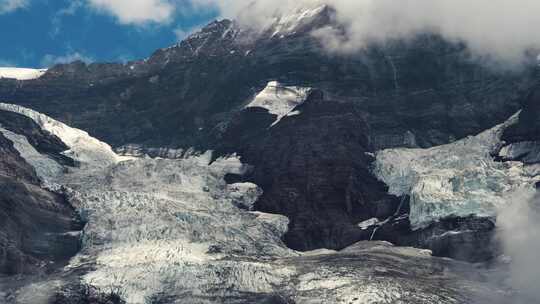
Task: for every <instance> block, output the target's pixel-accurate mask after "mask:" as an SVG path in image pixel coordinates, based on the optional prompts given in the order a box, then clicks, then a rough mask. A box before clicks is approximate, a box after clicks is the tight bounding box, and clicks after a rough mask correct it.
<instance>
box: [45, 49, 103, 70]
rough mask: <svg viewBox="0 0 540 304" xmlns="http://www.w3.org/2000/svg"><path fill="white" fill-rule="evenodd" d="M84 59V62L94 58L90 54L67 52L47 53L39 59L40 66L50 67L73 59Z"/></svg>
mask: <svg viewBox="0 0 540 304" xmlns="http://www.w3.org/2000/svg"><path fill="white" fill-rule="evenodd" d="M78 60H79V61H84V62H86V63H90V62H93V61H94V59H93V58H92V57H90V56H87V55H83V54H81V53H79V52H73V53H68V54H66V55H61V56H56V55H51V54H47V55H45V56H43V59H41V66H43V67H50V66H53V65H55V64H59V63H71V62H74V61H78Z"/></svg>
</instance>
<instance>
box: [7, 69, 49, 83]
mask: <svg viewBox="0 0 540 304" xmlns="http://www.w3.org/2000/svg"><path fill="white" fill-rule="evenodd" d="M45 72H47V69H24V68H0V78H10V79H17V80H30V79H37V78H39V77H41V76H42V75H43V74H45Z"/></svg>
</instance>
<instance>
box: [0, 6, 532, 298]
mask: <svg viewBox="0 0 540 304" xmlns="http://www.w3.org/2000/svg"><path fill="white" fill-rule="evenodd" d="M333 13H334V12H333V9H332V7H331V6H314V7H312V8H303V9H299V10H295V11H291V12H290V14H286V15H280V16H275V18H273V19H272V20H271V22H269V23H268V24H267V26H266V27H264V28H262V29H261V28H258V29H254V28H248V27H245V25H243V24H242V23H240V22H237V21H232V20H221V21H215V22H212V23H210V24H209V25H208V26H206V27H204V28H203V29H201V30H200V31H199V32H197V33H194V34H192V35H190V36H189V37H187V38H186V39H185V40H184V41H182V42H180V43H178V44H177V45H174V46H171V47H168V48H164V49H160V50H157V51H156V52H155V53H154V54H153V55H152V56H151V57H150V58H147V59H144V60H140V61H134V62H129V63H125V64H105V63H93V64H85V63H82V62H74V63H70V64H61V65H56V66H54V67H51V68H50V69H48V70H46V71H41V70H40V71H37V70H36V71H27V70H17V71H14V70H5V69H4V70H2V69H0V78H1V79H0V100H1V101H2V102H4V103H1V104H0V149H1V151H2V153H3V154H2V155H3V156H2V158H0V191H1V192H0V193H2V194H3V195H4V198H2V200H0V202H1V203H2V205H0V219H3V220H4V221H3V222H2V223H6V224H2V223H0V245H2V247H0V275H3V274H6V275H10V276H8V277H5V278H4V277H2V276H0V287H1V288H0V302H1V301H2V300H4V301H5V302H7V303H32V304H33V303H38V304H40V303H62V304H65V303H86V302H90V303H92V301H94V302H95V303H122V302H126V303H137V304H139V303H141V304H142V303H145V304H146V303H488V302H489V303H499V302H500V301H502V302H500V303H510V302H512V303H519V300H521V297H519V296H520V293H521V292H525V291H521V290H519V289H518V288H516V286H514V285H512V284H513V283H512V282H513V281H514V280H513V278H512V277H511V278H510V279H509V278H508V275H509V274H508V273H511V274H512V275H513V274H514V271H510V270H509V269H510V268H511V267H512V263H510V262H509V261H510V260H511V258H512V257H510V256H507V254H509V252H508V250H506V249H507V248H505V246H506V245H505V244H507V243H508V242H506V240H504V239H503V240H501V238H500V232H501V231H502V230H504V229H507V226H505V223H506V222H507V220H505V221H503V222H502V223H501V222H500V221H498V220H497V219H498V216H499V214H500V213H501V212H503V211H502V210H504V209H507V208H512V206H515V204H516V196H517V197H527V198H529V199H530V198H534V197H535V196H536V193H537V190H536V189H537V188H538V187H539V186H538V185H539V182H540V175H539V173H540V170H539V169H538V164H539V163H540V157H539V156H538V153H539V151H540V148H539V147H540V144H539V142H540V137H539V136H538V134H540V129H539V124H538V121H539V120H538V115H539V114H540V111H539V108H538V104H539V102H538V101H539V98H538V96H540V95H538V92H540V90H539V89H538V87H537V84H538V67H537V66H536V63H534V64H532V65H530V66H527V67H525V68H523V69H521V70H512V71H507V70H505V71H500V70H497V69H493V68H492V67H488V66H485V65H484V64H482V63H479V62H477V61H474V60H472V59H471V58H470V56H469V55H470V54H469V52H468V50H467V49H466V48H465V46H463V45H462V44H460V43H455V42H451V41H450V42H449V41H445V40H444V39H442V38H441V37H438V36H437V35H433V34H419V35H418V36H416V37H413V38H411V39H410V40H407V41H401V40H391V41H387V42H385V43H373V44H372V45H368V46H366V48H364V49H363V50H360V51H358V52H357V53H354V54H347V55H343V54H341V55H336V54H332V53H329V52H328V50H327V49H325V48H324V47H323V46H322V45H321V43H320V40H318V39H316V37H314V35H313V33H314V31H316V30H318V29H321V28H325V27H332V28H335V29H339V28H340V25H339V24H336V22H337V21H336V20H335V18H333ZM83 130H84V131H83ZM12 189H15V190H12ZM524 193H525V194H524ZM521 194H524V195H521ZM531 200H532V201H534V199H531ZM518 203H519V202H518ZM14 206H15V207H14ZM505 219H506V217H505ZM18 227H21V228H20V229H17V228H18ZM511 227H513V226H511ZM19 230H20V231H19ZM21 231H22V232H21ZM26 231H28V232H26ZM530 234H531V233H528V234H527V235H530ZM520 235H521V234H520ZM532 235H534V233H532ZM389 242H391V243H392V244H393V245H392V244H390V243H389ZM512 252H513V251H512ZM469 262H472V263H478V264H471V263H469ZM14 265H15V266H14ZM14 274H20V279H19V280H17V281H13V280H11V278H12V275H14ZM486 277H489V278H492V279H490V280H487V279H486ZM518 281H531V280H518ZM532 281H534V280H532ZM497 301H499V302H497ZM523 303H532V302H531V301H529V302H527V301H525V302H523Z"/></svg>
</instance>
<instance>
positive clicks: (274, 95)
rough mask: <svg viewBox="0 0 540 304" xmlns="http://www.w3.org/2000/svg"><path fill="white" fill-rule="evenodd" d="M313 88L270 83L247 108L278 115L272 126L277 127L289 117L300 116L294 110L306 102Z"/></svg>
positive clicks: (275, 82)
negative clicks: (262, 109)
mask: <svg viewBox="0 0 540 304" xmlns="http://www.w3.org/2000/svg"><path fill="white" fill-rule="evenodd" d="M310 90H311V88H306V87H296V86H284V85H281V84H280V83H279V82H277V81H271V82H269V83H268V84H267V85H266V87H265V88H264V89H263V90H262V91H261V92H260V93H259V94H257V96H255V98H254V99H253V100H252V101H251V102H250V103H249V104H248V105H247V106H246V108H253V107H259V108H264V109H267V110H268V112H269V113H270V114H274V115H277V118H276V120H275V121H274V122H273V123H272V126H274V125H276V124H277V123H278V122H279V121H280V120H281V119H282V118H283V117H285V116H287V115H291V116H293V115H298V114H299V113H300V112H298V111H293V110H294V108H296V107H297V106H299V105H301V104H302V103H304V101H306V98H307V95H308V93H309V91H310Z"/></svg>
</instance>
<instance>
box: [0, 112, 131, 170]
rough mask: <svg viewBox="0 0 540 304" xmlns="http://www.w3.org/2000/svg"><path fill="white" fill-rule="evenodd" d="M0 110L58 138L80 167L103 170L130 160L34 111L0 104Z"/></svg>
mask: <svg viewBox="0 0 540 304" xmlns="http://www.w3.org/2000/svg"><path fill="white" fill-rule="evenodd" d="M0 110H3V111H9V112H14V113H18V114H21V115H24V116H26V117H28V118H30V119H32V120H33V121H34V122H35V123H36V124H37V125H39V126H40V127H41V128H42V129H43V130H45V131H48V132H49V133H51V134H52V135H55V136H57V137H58V138H60V140H62V141H63V142H64V144H66V146H68V147H69V148H70V149H69V150H67V151H65V152H64V154H65V155H66V156H68V157H71V158H72V159H74V160H76V161H77V162H79V163H80V164H82V165H86V166H88V167H100V168H103V167H107V166H109V165H111V164H114V163H117V162H120V161H123V160H128V159H131V158H130V157H121V156H118V155H117V154H116V153H114V152H113V150H112V148H111V146H109V145H108V144H106V143H104V142H101V141H99V140H97V139H95V138H94V137H91V136H90V135H88V133H87V132H85V131H82V130H79V129H75V128H71V127H69V126H67V125H65V124H63V123H61V122H59V121H57V120H54V119H52V118H50V117H49V116H47V115H44V114H41V113H39V112H36V111H34V110H31V109H28V108H25V107H22V106H18V105H13V104H6V103H0Z"/></svg>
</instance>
